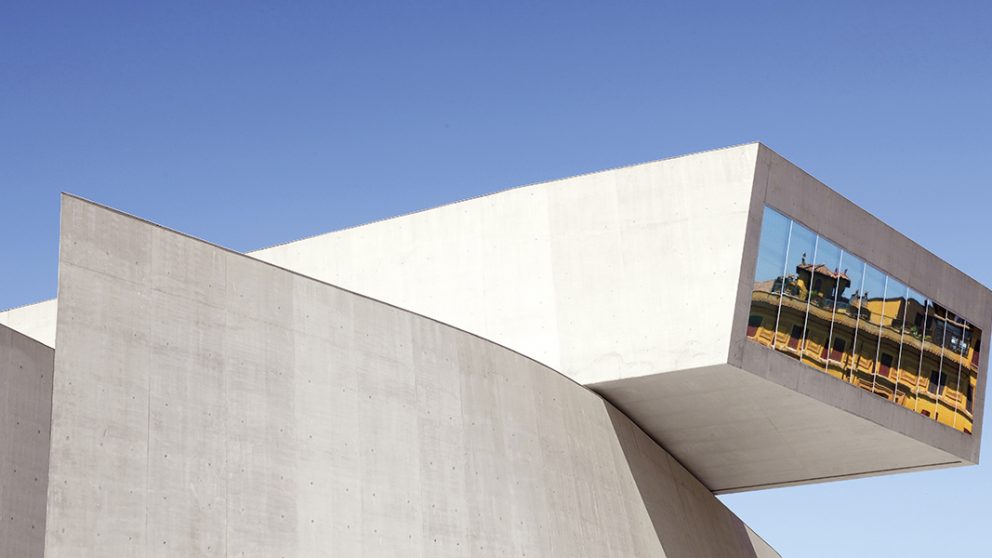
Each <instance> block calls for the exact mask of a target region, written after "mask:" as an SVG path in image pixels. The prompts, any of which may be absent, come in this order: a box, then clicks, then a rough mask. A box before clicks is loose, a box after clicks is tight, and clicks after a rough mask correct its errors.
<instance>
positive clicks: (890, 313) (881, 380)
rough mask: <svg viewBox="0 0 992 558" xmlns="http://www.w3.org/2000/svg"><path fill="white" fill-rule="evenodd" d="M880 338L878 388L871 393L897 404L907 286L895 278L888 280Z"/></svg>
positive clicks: (876, 372)
mask: <svg viewBox="0 0 992 558" xmlns="http://www.w3.org/2000/svg"><path fill="white" fill-rule="evenodd" d="M881 312H882V322H881V332H880V334H881V338H880V340H879V346H878V362H877V364H876V366H875V385H874V386H873V387H872V391H873V392H874V393H876V394H878V395H881V396H883V397H885V398H886V399H890V400H894V399H895V395H896V377H897V375H898V373H899V357H900V353H901V351H902V347H901V344H902V322H903V318H904V316H905V312H906V285H904V284H903V283H901V282H900V281H898V280H896V279H895V278H894V277H891V276H890V277H887V278H886V280H885V296H884V297H883V300H882V309H881Z"/></svg>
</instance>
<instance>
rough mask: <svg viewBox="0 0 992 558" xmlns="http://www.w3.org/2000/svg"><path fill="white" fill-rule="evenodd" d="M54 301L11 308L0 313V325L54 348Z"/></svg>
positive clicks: (55, 307) (55, 306)
mask: <svg viewBox="0 0 992 558" xmlns="http://www.w3.org/2000/svg"><path fill="white" fill-rule="evenodd" d="M57 308H58V305H57V304H56V302H55V299H52V300H46V301H43V302H38V303H35V304H29V305H27V306H21V307H19V308H11V309H10V310H5V311H3V312H0V325H5V326H7V327H9V328H10V329H13V330H14V331H17V332H19V333H21V334H22V335H26V336H28V337H30V338H32V339H34V340H35V341H38V342H39V343H42V344H45V345H48V346H49V347H54V346H55V320H56V309H57Z"/></svg>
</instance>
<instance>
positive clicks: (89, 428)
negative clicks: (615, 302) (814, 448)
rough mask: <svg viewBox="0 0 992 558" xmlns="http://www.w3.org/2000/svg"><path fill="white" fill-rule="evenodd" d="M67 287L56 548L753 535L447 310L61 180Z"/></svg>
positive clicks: (641, 443) (445, 546)
mask: <svg viewBox="0 0 992 558" xmlns="http://www.w3.org/2000/svg"><path fill="white" fill-rule="evenodd" d="M58 304H59V310H58V351H57V353H56V362H55V386H54V395H53V400H54V412H53V416H52V431H53V442H52V460H51V484H50V489H49V493H48V504H49V506H48V513H49V516H48V526H47V531H46V534H47V537H46V540H47V549H46V556H49V557H69V556H71V557H74V558H75V557H86V556H114V557H116V556H265V557H271V556H328V555H339V556H466V555H470V556H511V555H512V556H569V557H572V556H595V557H601V556H667V557H669V558H676V557H687V558H688V557H705V556H714V557H716V556H719V557H726V556H756V552H755V549H754V543H753V542H752V541H751V537H750V536H749V533H748V530H747V528H746V527H745V526H744V525H743V524H742V523H741V522H740V521H739V520H738V519H737V518H735V517H734V516H733V515H732V514H731V513H730V512H729V511H728V510H727V509H726V508H725V507H724V506H723V505H722V504H720V502H719V501H717V500H716V499H715V498H714V497H713V496H712V494H711V493H710V492H709V491H708V490H707V489H706V488H705V487H704V486H703V485H701V484H700V483H699V482H698V481H697V480H696V479H695V478H694V477H693V476H692V475H691V474H689V473H688V472H687V471H686V470H685V469H684V468H682V467H681V466H680V465H679V464H678V463H677V462H676V461H675V460H674V459H673V458H672V457H671V456H669V455H668V454H667V453H666V452H665V451H664V450H662V449H661V448H660V447H659V446H658V445H657V444H656V443H654V442H653V441H652V440H651V439H650V438H649V437H648V436H646V435H645V434H644V433H643V432H642V431H641V430H640V429H639V428H638V427H636V426H635V425H634V424H633V423H632V422H631V421H630V420H629V419H627V417H625V416H624V415H623V414H622V413H620V412H619V411H617V410H616V409H615V408H613V407H612V406H611V405H609V404H608V403H607V402H605V401H604V400H603V399H601V398H600V397H599V396H597V395H596V394H594V393H592V392H591V391H589V390H587V389H585V388H583V387H581V386H579V385H578V384H576V383H574V382H572V381H571V380H569V379H567V378H566V377H564V376H562V375H560V374H558V373H556V372H555V371H553V370H551V369H549V368H547V367H545V366H543V365H541V364H539V363H537V362H536V361H534V360H532V359H529V358H527V357H525V356H523V355H520V354H518V353H516V352H513V351H510V350H508V349H505V348H503V347H500V346H498V345H495V344H493V343H491V342H489V341H486V340H484V339H482V338H480V337H477V336H474V335H471V334H468V333H466V332H464V331H461V330H457V329H454V328H452V327H450V326H447V325H444V324H442V323H439V322H437V321H434V320H431V319H428V318H424V317H422V316H419V315H416V314H413V313H410V312H407V311H404V310H401V309H398V308H395V307H392V306H389V305H386V304H383V303H381V302H378V301H375V300H372V299H369V298H365V297H363V296H360V295H356V294H353V293H351V292H348V291H346V290H342V289H339V288H336V287H333V286H330V285H327V284H325V283H321V282H318V281H315V280H313V279H310V278H307V277H303V276H300V275H297V274H294V273H291V272H288V271H286V270H283V269H280V268H277V267H275V266H272V265H269V264H266V263H263V262H260V261H257V260H254V259H251V258H248V257H245V256H242V255H239V254H235V253H233V252H228V251H225V250H222V249H219V248H217V247H214V246H211V245H209V244H206V243H203V242H200V241H197V240H194V239H191V238H189V237H185V236H182V235H179V234H176V233H173V232H170V231H168V230H165V229H162V228H159V227H157V226H154V225H151V224H148V223H145V222H142V221H139V220H136V219H134V218H131V217H128V216H125V215H122V214H119V213H116V212H113V211H111V210H108V209H105V208H102V207H99V206H96V205H93V204H90V203H88V202H84V201H82V200H78V199H75V198H72V197H65V198H64V199H63V213H62V237H61V260H60V274H59V302H58ZM762 555H764V554H762Z"/></svg>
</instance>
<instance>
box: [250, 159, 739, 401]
mask: <svg viewBox="0 0 992 558" xmlns="http://www.w3.org/2000/svg"><path fill="white" fill-rule="evenodd" d="M757 151H758V146H757V144H750V145H744V146H740V147H734V148H727V149H721V150H716V151H710V152H705V153H699V154H695V155H691V156H685V157H677V158H673V159H668V160H663V161H657V162H653V163H646V164H643V165H636V166H632V167H626V168H620V169H614V170H610V171H604V172H598V173H593V174H588V175H583V176H577V177H574V178H568V179H564V180H557V181H553V182H547V183H544V184H537V185H533V186H526V187H521V188H517V189H513V190H508V191H505V192H500V193H497V194H492V195H489V196H485V197H481V198H476V199H473V200H468V201H464V202H459V203H455V204H451V205H447V206H443V207H439V208H435V209H431V210H428V211H423V212H420V213H415V214H412V215H407V216H403V217H398V218H395V219H389V220H385V221H381V222H377V223H372V224H369V225H365V226H361V227H356V228H354V229H349V230H344V231H339V232H335V233H330V234H326V235H322V236H318V237H314V238H310V239H305V240H301V241H298V242H293V243H290V244H285V245H282V246H276V247H273V248H269V249H266V250H261V251H258V252H254V253H253V254H252V255H253V256H255V257H257V258H259V259H263V260H266V261H269V262H272V263H275V264H277V265H280V266H282V267H286V268H289V269H293V270H294V271H298V272H300V273H303V274H305V275H309V276H311V277H315V278H318V279H321V280H324V281H328V282H330V283H334V284H336V285H340V286H342V287H345V288H349V289H353V290H355V291H357V292H361V293H363V294H368V295H370V296H374V297H376V298H379V299H381V300H384V301H386V302H389V303H392V304H396V305H397V306H400V307H402V308H407V309H410V310H413V311H416V312H419V313H422V314H424V315H427V316H431V317H433V318H437V319H439V320H442V321H444V322H447V323H452V324H455V325H457V326H458V327H461V328H464V329H466V330H468V331H471V332H473V333H478V334H480V335H483V336H485V337H486V338H488V339H491V340H493V341H496V342H498V343H501V344H503V345H506V346H507V347H510V348H512V349H515V350H518V351H520V352H522V353H524V354H527V355H529V356H532V357H533V358H535V359H537V360H539V361H541V362H544V363H545V364H548V365H549V366H551V367H554V368H556V369H559V370H561V371H562V372H563V373H565V374H567V375H568V376H570V377H571V378H574V379H575V380H577V381H579V382H581V383H594V382H601V381H609V380H616V379H619V378H625V377H635V376H640V375H645V374H654V373H659V372H665V371H669V370H679V369H687V368H694V367H699V366H707V365H712V364H719V363H724V362H726V355H727V348H728V346H729V342H730V331H731V324H730V322H731V320H732V318H733V309H734V302H735V301H736V293H737V278H738V276H739V271H740V266H741V261H740V259H741V254H742V252H743V246H744V233H745V230H746V222H747V218H748V212H749V208H750V203H751V199H752V196H751V188H752V184H753V177H754V165H755V161H756V155H757Z"/></svg>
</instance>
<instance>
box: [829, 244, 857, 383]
mask: <svg viewBox="0 0 992 558" xmlns="http://www.w3.org/2000/svg"><path fill="white" fill-rule="evenodd" d="M843 274H844V275H845V276H846V277H847V285H846V288H843V289H842V290H841V294H840V296H839V297H838V299H837V311H836V312H835V313H834V324H833V327H834V338H833V340H832V343H833V347H834V348H835V349H836V351H835V354H836V355H837V356H839V358H836V359H834V358H831V362H836V368H837V371H838V372H837V374H832V375H834V376H836V377H839V378H840V379H842V380H844V381H847V382H850V381H851V370H852V369H853V368H854V366H855V361H856V360H857V358H856V353H855V350H854V347H855V345H856V344H857V343H858V342H859V339H858V326H859V324H860V322H861V312H859V311H858V310H859V307H858V304H859V299H858V298H857V297H858V296H859V294H860V293H861V289H862V287H863V286H864V278H865V262H864V261H863V260H861V259H860V258H858V257H857V256H854V255H853V254H850V253H848V252H844V271H843ZM842 284H843V283H842Z"/></svg>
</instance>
